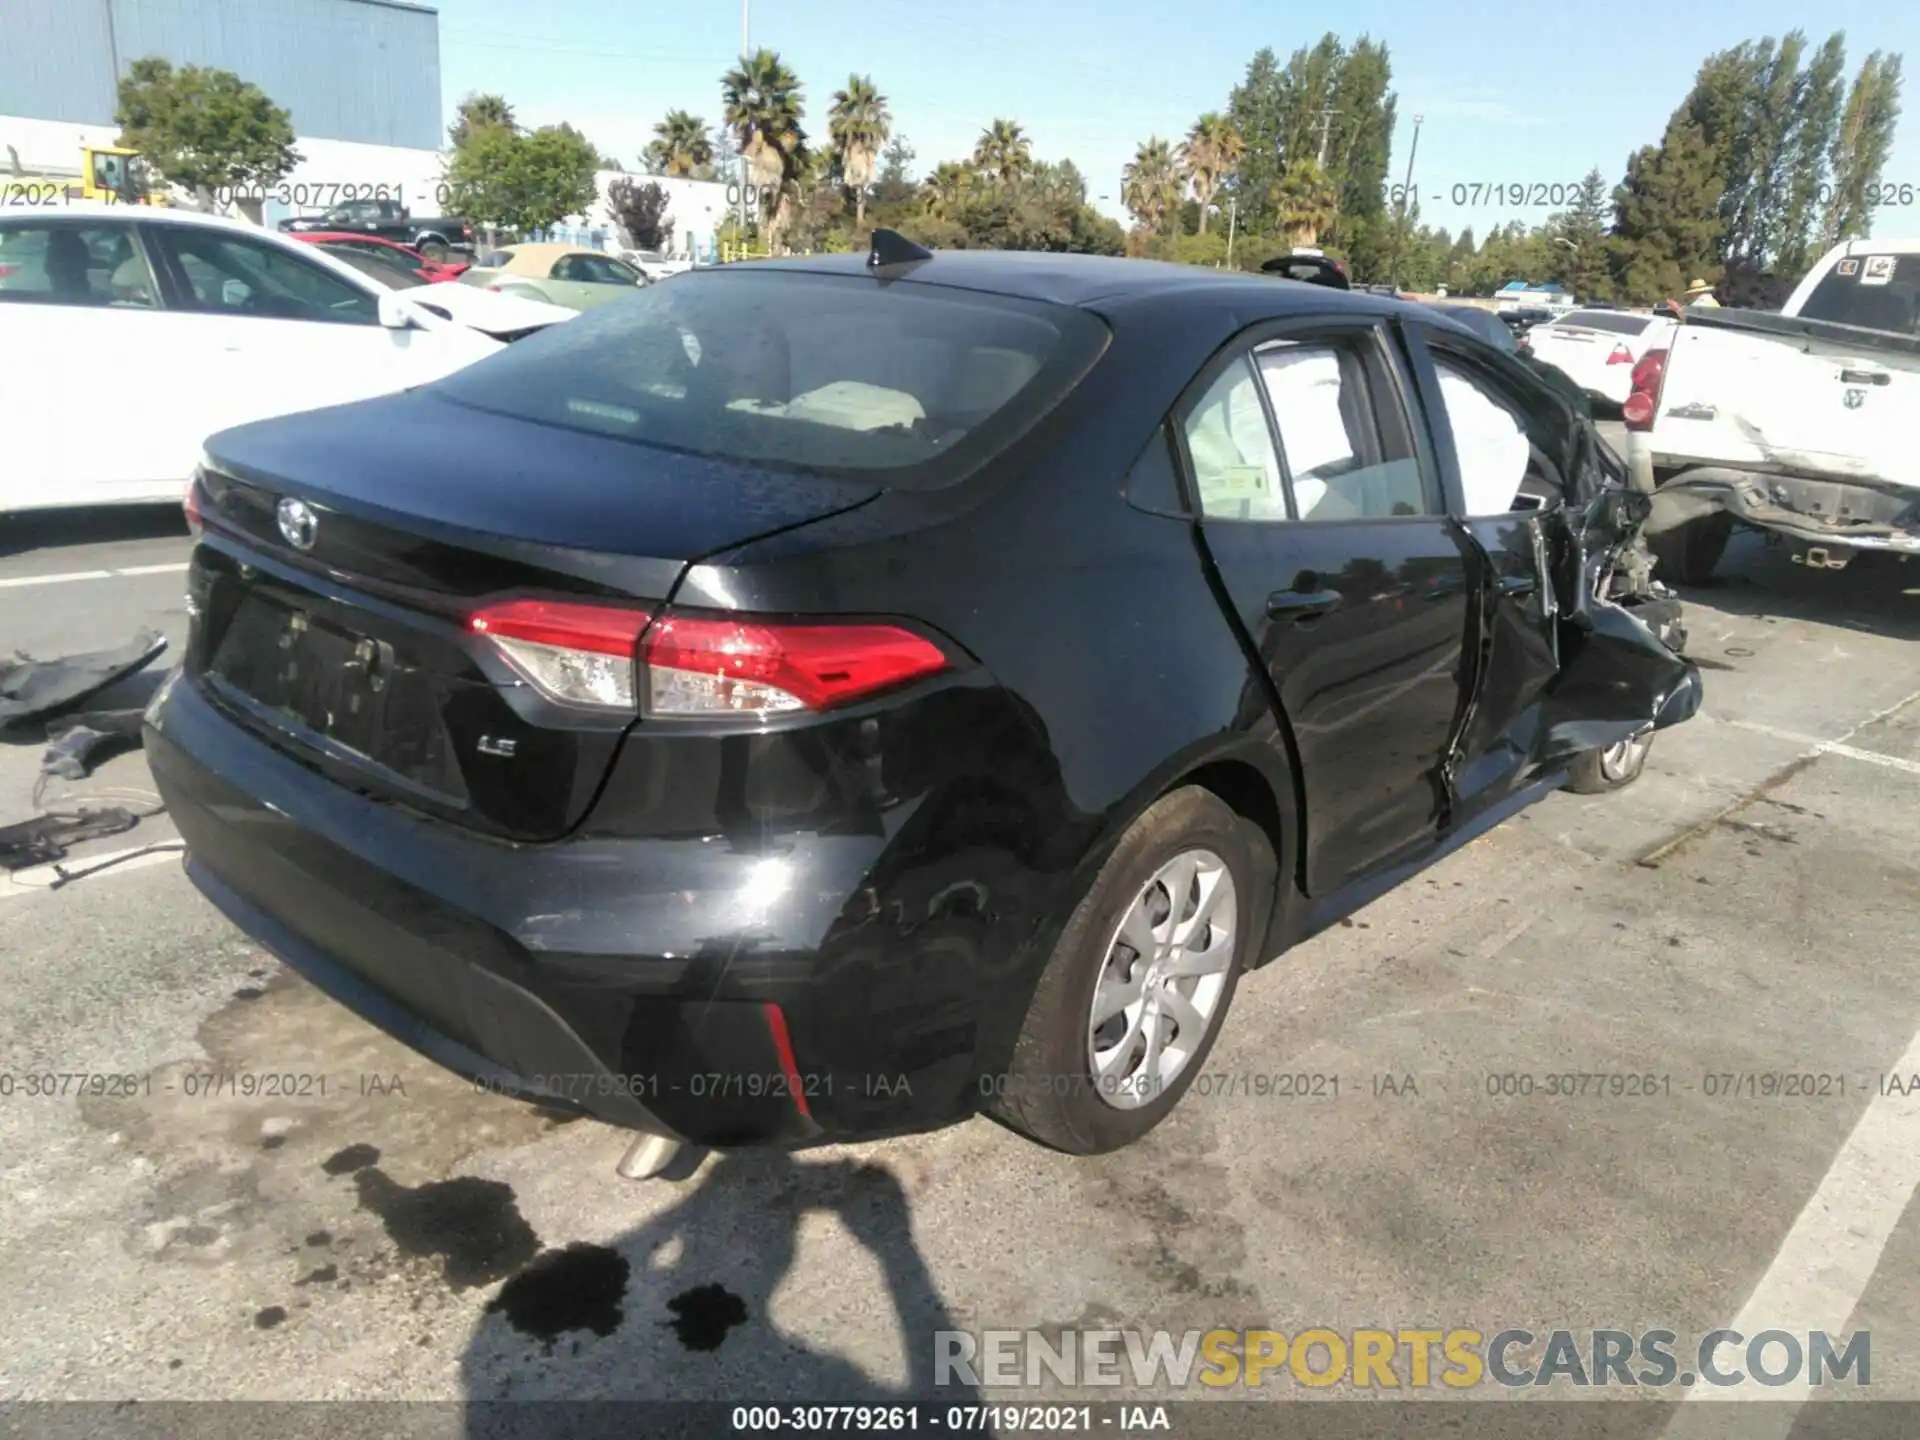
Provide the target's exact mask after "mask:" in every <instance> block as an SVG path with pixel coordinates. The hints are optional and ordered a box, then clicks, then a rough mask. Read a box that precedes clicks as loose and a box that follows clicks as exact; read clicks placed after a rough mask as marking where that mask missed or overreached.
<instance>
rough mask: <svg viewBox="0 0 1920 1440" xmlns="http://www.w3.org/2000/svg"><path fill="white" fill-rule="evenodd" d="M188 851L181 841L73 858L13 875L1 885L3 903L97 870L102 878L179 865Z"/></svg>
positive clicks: (0, 892) (52, 887) (0, 896)
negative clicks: (164, 865) (154, 866)
mask: <svg viewBox="0 0 1920 1440" xmlns="http://www.w3.org/2000/svg"><path fill="white" fill-rule="evenodd" d="M185 850H186V846H185V845H183V844H182V843H181V842H180V841H178V840H156V841H154V842H153V843H151V844H148V845H135V846H132V847H130V848H128V849H125V850H108V851H104V852H103V853H101V854H99V855H71V856H68V857H67V858H66V859H65V860H59V861H56V862H55V863H54V864H52V865H35V866H33V867H32V868H31V869H27V870H16V871H14V873H13V874H12V875H10V876H8V877H7V883H6V884H4V885H0V900H12V899H16V898H18V897H19V896H22V895H32V894H36V893H38V892H40V891H43V890H53V889H56V888H58V887H60V886H61V885H62V884H63V883H67V884H70V883H72V882H73V881H75V880H78V879H80V878H82V877H83V876H84V875H86V874H87V872H89V871H92V870H95V869H98V870H100V873H101V874H102V875H123V874H125V873H126V872H127V871H129V870H144V869H145V868H146V867H147V866H149V865H159V864H163V863H164V862H166V861H168V860H174V861H177V860H179V858H180V856H181V855H182V854H183V853H184V852H185ZM103 867H105V868H103Z"/></svg>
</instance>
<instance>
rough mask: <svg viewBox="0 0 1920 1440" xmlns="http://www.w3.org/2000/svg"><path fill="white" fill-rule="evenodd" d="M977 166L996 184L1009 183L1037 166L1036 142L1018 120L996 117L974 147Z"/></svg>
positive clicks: (981, 172)
mask: <svg viewBox="0 0 1920 1440" xmlns="http://www.w3.org/2000/svg"><path fill="white" fill-rule="evenodd" d="M973 168H974V169H975V170H976V171H978V172H979V173H980V174H981V175H982V176H984V177H985V178H986V179H988V180H991V181H992V182H993V183H994V184H996V185H1008V184H1011V183H1012V182H1013V181H1015V180H1018V179H1019V178H1020V177H1021V176H1023V175H1026V174H1028V173H1029V172H1030V171H1031V170H1032V169H1033V142H1032V141H1031V140H1029V139H1028V138H1027V132H1026V131H1025V130H1023V129H1021V127H1020V122H1019V121H1018V120H995V121H994V122H993V123H992V124H991V125H989V126H987V128H986V129H984V130H982V131H981V132H980V138H979V139H978V140H977V141H975V142H974V146H973Z"/></svg>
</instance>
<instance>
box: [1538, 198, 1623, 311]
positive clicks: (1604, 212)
mask: <svg viewBox="0 0 1920 1440" xmlns="http://www.w3.org/2000/svg"><path fill="white" fill-rule="evenodd" d="M1610 190H1611V187H1610V186H1609V185H1608V184H1607V180H1606V177H1605V176H1604V175H1602V174H1601V173H1600V167H1599V166H1597V165H1596V166H1594V168H1593V169H1591V170H1589V171H1588V172H1587V174H1586V178H1585V179H1583V180H1582V181H1581V182H1580V189H1579V191H1578V193H1577V194H1575V196H1574V200H1573V205H1572V207H1571V208H1570V209H1568V210H1567V211H1565V212H1564V213H1562V214H1559V215H1556V216H1554V217H1553V218H1552V219H1551V220H1549V221H1548V222H1547V224H1546V227H1545V229H1546V236H1547V239H1548V242H1549V248H1548V250H1547V252H1546V261H1547V277H1546V278H1547V279H1549V280H1553V281H1556V282H1557V283H1559V284H1561V285H1564V286H1566V287H1567V289H1568V290H1570V291H1572V292H1573V294H1574V295H1576V296H1577V297H1579V298H1580V299H1582V300H1606V299H1609V298H1611V296H1612V293H1613V280H1612V274H1611V271H1610V269H1609V267H1608V264H1607V230H1608V226H1609V224H1610V222H1611V221H1612V218H1613V216H1612V208H1613V207H1612V197H1611V195H1610V194H1609V191H1610Z"/></svg>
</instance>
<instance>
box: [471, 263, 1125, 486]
mask: <svg viewBox="0 0 1920 1440" xmlns="http://www.w3.org/2000/svg"><path fill="white" fill-rule="evenodd" d="M683 278H684V279H685V280H686V281H687V282H688V283H685V284H681V283H675V284H673V285H650V286H647V287H645V288H644V289H641V288H636V289H635V292H634V294H633V295H632V297H631V298H629V299H625V300H622V302H621V303H620V304H618V305H609V306H602V307H600V308H599V309H597V310H595V311H592V312H590V313H588V314H586V315H584V316H582V317H581V318H580V319H579V320H576V321H571V322H569V323H568V324H566V325H556V326H553V327H552V328H551V329H549V330H546V331H543V332H542V333H541V334H540V335H537V336H534V337H532V338H531V339H529V340H527V341H525V342H523V343H521V344H518V345H515V346H514V347H513V348H512V349H511V350H509V351H503V352H501V353H500V354H499V355H496V356H490V357H488V359H487V360H485V361H482V362H481V363H480V364H478V365H476V366H473V367H469V368H468V369H466V370H463V371H460V372H458V373H456V374H455V375H452V376H449V377H448V378H447V379H446V380H444V381H442V382H439V388H440V390H441V392H442V393H444V394H446V395H448V396H450V397H451V398H454V399H457V400H460V401H463V402H465V403H468V404H472V405H477V406H479V407H480V408H482V409H486V410H491V411H494V412H496V413H500V414H507V415H515V416H520V417H522V418H526V419H532V420H539V421H543V422H545V423H548V424H555V425H563V426H566V427H568V428H570V429H577V430H591V431H595V432H597V433H600V434H606V435H613V436H616V437H618V438H621V439H628V440H634V441H637V442H641V443H645V444H653V445H663V446H668V447H671V448H674V449H680V450H685V451H689V452H692V453H695V454H701V455H710V456H714V457H716V458H720V459H726V460H733V461H744V462H752V463H756V464H765V465H776V466H790V467H794V468H800V469H807V470H826V471H833V472H850V473H860V474H863V475H865V474H881V473H885V474H888V475H890V476H891V477H892V479H893V481H894V483H900V484H909V485H913V484H940V483H945V480H946V479H947V478H958V476H959V474H961V473H964V472H965V471H966V470H969V469H971V468H972V467H973V465H974V464H975V463H977V462H978V461H979V460H981V459H984V458H985V457H986V456H987V455H989V454H992V453H995V452H997V451H998V450H1000V449H1001V448H1003V447H1004V445H1005V444H1006V443H1007V442H1008V441H1010V440H1011V438H1012V437H1013V436H1014V435H1016V434H1018V433H1020V432H1023V431H1024V430H1025V429H1027V428H1028V427H1029V426H1030V425H1031V424H1032V423H1033V422H1034V421H1036V420H1037V419H1038V418H1039V417H1040V416H1041V415H1042V414H1044V413H1045V412H1046V411H1047V410H1048V409H1051V408H1052V406H1053V405H1054V404H1056V403H1057V402H1058V400H1059V399H1060V398H1061V396H1062V395H1064V393H1065V391H1066V389H1067V388H1068V387H1070V386H1071V385H1072V384H1073V383H1074V382H1075V381H1077V380H1078V378H1079V376H1080V374H1081V373H1082V372H1083V371H1084V369H1085V367H1086V365H1087V364H1089V363H1091V361H1092V360H1093V359H1094V358H1095V357H1096V356H1097V355H1098V354H1099V351H1100V349H1101V347H1102V346H1103V345H1104V343H1105V339H1106V334H1107V331H1106V327H1105V326H1104V325H1103V324H1102V323H1101V322H1100V321H1099V320H1098V319H1097V318H1095V317H1094V316H1092V315H1091V314H1088V313H1087V312H1085V311H1082V310H1077V309H1072V308H1069V307H1066V306H1056V305H1049V304H1042V303H1038V302H1032V301H1022V300H1013V299H1008V298H1006V297H1001V296H987V295H981V294H977V293H974V292H961V291H946V290H942V289H936V288H935V287H933V286H924V285H875V284H874V283H873V282H871V281H869V280H866V279H865V278H864V277H860V278H853V277H844V278H843V277H838V276H825V275H812V274H805V273H801V272H794V271H772V272H759V273H754V272H749V271H747V270H745V269H744V268H740V269H734V268H725V269H720V270H714V271H710V272H707V273H705V274H702V275H698V276H687V277H683ZM495 362H498V363H495Z"/></svg>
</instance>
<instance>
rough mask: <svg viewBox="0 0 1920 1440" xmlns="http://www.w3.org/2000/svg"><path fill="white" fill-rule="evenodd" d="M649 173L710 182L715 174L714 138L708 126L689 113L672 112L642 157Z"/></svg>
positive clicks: (655, 132)
mask: <svg viewBox="0 0 1920 1440" xmlns="http://www.w3.org/2000/svg"><path fill="white" fill-rule="evenodd" d="M640 158H641V159H642V160H644V161H645V162H646V166H647V170H648V173H650V174H653V175H668V176H672V177H675V178H678V179H694V180H698V179H709V178H711V176H712V173H713V137H712V135H710V134H709V133H708V131H707V122H706V121H705V120H702V119H701V118H700V117H699V116H698V115H695V114H693V113H691V112H690V111H686V110H669V111H668V112H667V116H666V119H664V120H661V121H660V122H658V123H657V124H656V125H655V126H654V127H653V139H652V140H650V141H649V142H648V143H647V148H646V151H645V153H644V154H643V155H642V156H641V157H640Z"/></svg>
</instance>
